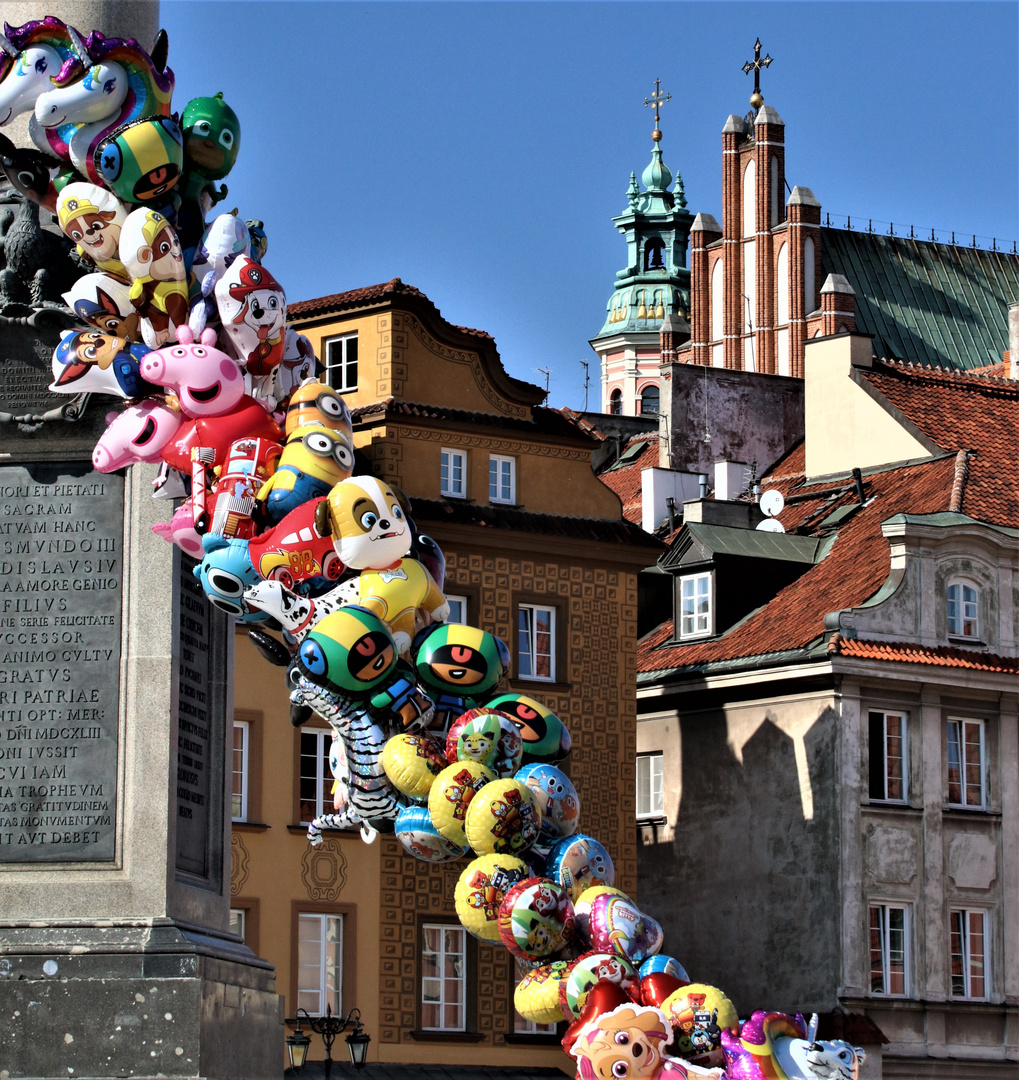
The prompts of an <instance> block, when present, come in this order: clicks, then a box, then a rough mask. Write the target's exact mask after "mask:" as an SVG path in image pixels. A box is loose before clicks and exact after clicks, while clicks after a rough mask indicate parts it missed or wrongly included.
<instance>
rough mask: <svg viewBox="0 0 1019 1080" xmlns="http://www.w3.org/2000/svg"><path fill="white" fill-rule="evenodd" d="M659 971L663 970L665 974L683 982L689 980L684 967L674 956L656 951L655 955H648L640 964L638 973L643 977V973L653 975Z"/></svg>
mask: <svg viewBox="0 0 1019 1080" xmlns="http://www.w3.org/2000/svg"><path fill="white" fill-rule="evenodd" d="M659 971H661V972H664V973H665V974H666V975H672V976H673V977H674V978H676V979H681V980H682V981H683V982H685V983H688V982H689V981H690V976H689V975H687V973H686V968H685V967H683V965H682V964H681V963H680V962H679V961H678V960H677V959H676V958H675V957H674V956H664V955H662V954H661V953H658V955H657V956H649V957H648V958H647V959H646V960H645V961H644V963H643V964H641V965H640V971H639V975H640V977H641V978H642V979H643V978H644V976H645V975H654V974H655V973H656V972H659Z"/></svg>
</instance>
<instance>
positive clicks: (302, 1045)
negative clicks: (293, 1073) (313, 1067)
mask: <svg viewBox="0 0 1019 1080" xmlns="http://www.w3.org/2000/svg"><path fill="white" fill-rule="evenodd" d="M297 1011H298V1014H300V1013H301V1012H302V1010H301V1009H298V1010H297ZM305 1015H307V1014H305ZM286 1043H287V1053H288V1054H289V1055H290V1067H291V1068H292V1069H301V1068H303V1067H304V1062H305V1061H306V1060H307V1057H308V1047H309V1046H310V1045H311V1038H310V1037H309V1036H308V1035H305V1034H304V1032H303V1031H302V1030H301V1017H300V1015H298V1017H297V1030H296V1031H295V1032H294V1033H293V1035H288V1036H287V1038H286Z"/></svg>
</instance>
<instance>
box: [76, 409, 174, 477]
mask: <svg viewBox="0 0 1019 1080" xmlns="http://www.w3.org/2000/svg"><path fill="white" fill-rule="evenodd" d="M106 422H107V424H108V425H109V426H108V427H107V429H106V430H105V431H104V432H103V434H102V437H101V438H100V439H99V442H97V443H96V446H95V449H94V450H93V451H92V464H93V465H94V466H95V467H96V469H97V470H98V471H99V472H113V471H114V469H120V468H122V467H123V466H124V465H133V464H134V463H135V462H136V461H159V460H160V457H161V455H162V451H163V448H164V447H165V446H166V445H167V443H169V441H170V440H171V439H172V438H173V436H174V435H175V434H176V433H177V429H178V428H179V427H180V423H181V415H180V413H179V412H177V411H176V409H171V408H170V407H169V406H167V405H164V404H163V403H162V402H159V401H142V402H140V403H139V404H138V405H129V406H128V407H127V408H126V409H125V410H124V411H123V412H122V413H116V412H112V413H108V414H107V416H106Z"/></svg>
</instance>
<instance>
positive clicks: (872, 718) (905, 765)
mask: <svg viewBox="0 0 1019 1080" xmlns="http://www.w3.org/2000/svg"><path fill="white" fill-rule="evenodd" d="M890 719H895V720H899V721H900V734H899V735H898V738H899V740H900V743H901V745H900V754H899V758H898V760H899V767H900V773H901V775H900V776H898V777H896V776H894V775H889V761H894V760H895V756H894V754H892V755H890V754H889V752H888V751H889V745H888V744H889V740H890V739H891V740H894V739H895V738H896V736H895V734H894V733H892V734H889V723H888V722H889V720H890ZM867 723H868V737H867V751H868V761H869V773H868V786H867V794H868V797H869V799H870V801H871V802H872V803H874V802H877V803H893V804H896V805H907V804H908V803H909V796H910V783H909V769H910V761H909V751H910V740H909V713H907V712H905V711H904V710H902V709H868V710H867ZM877 724H880V726H881V733H880V746H879V747H878V750H879V751H880V759H881V769H880V783H879V784H876V783H875V781H877V780H878V770H877V768H876V762H875V760H874V753H875V745H874V740H875V734H876V727H877ZM893 748H894V747H893ZM896 780H898V781H899V783H900V784H901V787H902V794H901V795H889V794H888V791H889V784H890V783H891V784H893V785H894V782H895V781H896ZM878 786H879V787H880V789H881V794H876V793H875V788H876V787H878Z"/></svg>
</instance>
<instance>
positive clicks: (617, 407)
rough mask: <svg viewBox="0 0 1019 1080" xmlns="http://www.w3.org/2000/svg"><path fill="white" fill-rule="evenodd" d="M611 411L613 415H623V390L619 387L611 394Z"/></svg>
mask: <svg viewBox="0 0 1019 1080" xmlns="http://www.w3.org/2000/svg"><path fill="white" fill-rule="evenodd" d="M609 412H610V413H611V414H612V415H613V416H622V415H623V391H622V390H620V389H619V388H618V387H617V388H616V389H615V390H613V391H612V393H611V394H609Z"/></svg>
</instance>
